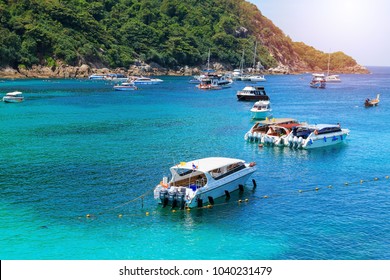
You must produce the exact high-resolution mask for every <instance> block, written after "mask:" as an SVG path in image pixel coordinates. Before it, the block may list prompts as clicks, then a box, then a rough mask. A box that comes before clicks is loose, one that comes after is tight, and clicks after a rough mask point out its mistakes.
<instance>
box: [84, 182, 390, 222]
mask: <svg viewBox="0 0 390 280" xmlns="http://www.w3.org/2000/svg"><path fill="white" fill-rule="evenodd" d="M383 178H384V179H386V180H388V179H389V178H390V177H389V176H388V175H386V176H384V177H383ZM379 180H380V178H379V177H374V178H373V179H368V180H363V179H361V180H359V181H353V182H344V184H343V186H345V187H348V186H353V185H362V184H365V183H370V182H377V181H379ZM333 188H334V186H333V185H327V186H325V187H320V186H318V185H314V187H311V188H307V189H299V190H298V193H299V194H302V193H307V192H318V191H320V190H322V189H333ZM153 190H154V188H153V189H150V190H148V191H147V192H145V193H144V194H142V195H140V196H138V197H136V198H134V199H131V200H129V201H127V202H124V203H121V204H119V205H117V206H114V207H112V208H110V209H108V210H106V211H104V212H100V213H98V214H97V215H99V216H100V215H104V214H107V213H109V212H112V211H114V210H116V209H118V208H121V207H123V206H125V205H128V204H130V203H132V202H135V201H137V200H139V199H142V200H143V198H144V197H145V196H146V195H148V194H149V193H150V192H152V191H153ZM294 193H296V192H292V193H291V192H289V193H288V194H294ZM283 195H286V194H274V195H264V196H252V197H250V198H244V199H242V198H240V199H238V200H227V201H225V202H221V203H215V204H213V205H211V204H208V205H205V206H202V207H196V208H188V207H186V208H184V209H179V208H178V209H171V212H172V213H183V212H190V211H192V210H206V209H213V208H215V207H221V206H225V205H229V204H235V205H245V204H247V203H249V202H250V201H252V200H262V199H269V198H276V197H281V196H283ZM153 214H161V212H160V211H153V212H150V211H146V212H144V213H142V214H140V213H133V214H118V215H117V216H118V218H123V217H142V216H145V217H148V216H151V215H153ZM85 217H86V218H87V219H89V218H93V217H95V215H91V214H86V215H85Z"/></svg>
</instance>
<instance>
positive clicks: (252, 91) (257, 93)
mask: <svg viewBox="0 0 390 280" xmlns="http://www.w3.org/2000/svg"><path fill="white" fill-rule="evenodd" d="M237 99H238V101H255V100H256V101H259V100H263V101H267V100H269V97H268V95H267V94H266V92H265V89H264V87H258V86H255V87H252V86H246V87H244V88H243V89H242V90H239V91H237Z"/></svg>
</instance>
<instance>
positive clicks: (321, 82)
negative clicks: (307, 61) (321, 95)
mask: <svg viewBox="0 0 390 280" xmlns="http://www.w3.org/2000/svg"><path fill="white" fill-rule="evenodd" d="M325 86H326V80H325V74H313V75H312V80H311V82H310V87H312V88H321V89H324V88H325Z"/></svg>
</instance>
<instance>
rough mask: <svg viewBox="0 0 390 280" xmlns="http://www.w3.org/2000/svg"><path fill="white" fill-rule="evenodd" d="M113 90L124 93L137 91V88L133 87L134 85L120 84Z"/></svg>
mask: <svg viewBox="0 0 390 280" xmlns="http://www.w3.org/2000/svg"><path fill="white" fill-rule="evenodd" d="M114 89H115V90H118V91H126V90H137V89H138V88H137V87H136V86H135V85H134V83H121V84H120V85H115V86H114Z"/></svg>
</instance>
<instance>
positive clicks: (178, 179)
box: [154, 157, 256, 209]
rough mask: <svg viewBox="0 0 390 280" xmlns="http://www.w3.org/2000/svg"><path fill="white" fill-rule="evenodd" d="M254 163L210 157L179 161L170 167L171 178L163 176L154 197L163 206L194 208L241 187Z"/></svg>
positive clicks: (228, 195)
mask: <svg viewBox="0 0 390 280" xmlns="http://www.w3.org/2000/svg"><path fill="white" fill-rule="evenodd" d="M255 165H256V163H254V162H251V163H245V162H244V161H243V160H241V159H235V158H224V157H209V158H202V159H197V160H192V161H189V162H181V163H179V164H177V165H175V166H172V167H171V168H170V172H171V176H172V178H171V180H170V181H168V178H167V177H163V179H162V181H161V182H160V183H159V184H158V185H157V186H156V188H155V189H154V198H155V200H156V201H158V203H161V204H162V205H163V207H166V206H167V205H169V206H171V207H172V208H175V207H179V208H180V209H184V208H194V207H199V208H200V207H203V205H204V204H206V203H208V204H211V205H212V204H214V199H216V198H219V197H223V196H226V197H227V198H228V197H230V193H231V192H233V191H235V190H238V189H239V188H242V187H240V186H243V185H244V184H245V183H246V181H247V180H248V179H249V177H250V176H251V175H252V173H253V172H255V171H256V166H255Z"/></svg>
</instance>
